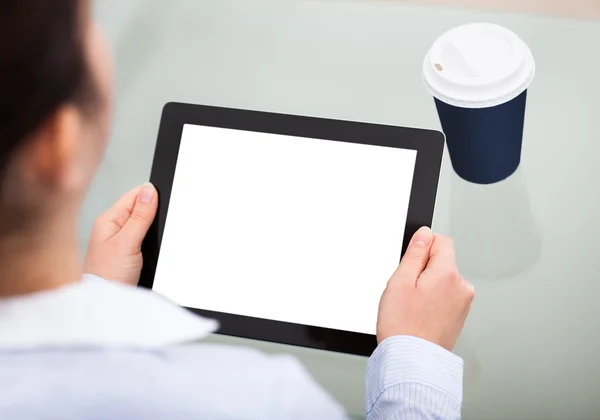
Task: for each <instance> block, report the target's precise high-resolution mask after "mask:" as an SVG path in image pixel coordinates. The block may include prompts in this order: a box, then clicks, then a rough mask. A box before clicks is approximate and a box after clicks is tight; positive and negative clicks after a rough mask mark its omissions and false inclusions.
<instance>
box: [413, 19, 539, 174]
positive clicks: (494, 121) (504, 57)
mask: <svg viewBox="0 0 600 420" xmlns="http://www.w3.org/2000/svg"><path fill="white" fill-rule="evenodd" d="M534 74H535V62H534V59H533V56H532V54H531V51H530V50H529V48H528V47H527V45H526V44H525V43H524V42H523V41H522V40H521V39H520V38H519V37H518V36H517V35H516V34H515V33H513V32H511V31H510V30H508V29H506V28H504V27H502V26H498V25H495V24H490V23H473V24H468V25H463V26H459V27H457V28H454V29H451V30H449V31H448V32H446V33H444V34H443V35H442V36H440V37H439V38H438V39H437V40H436V41H435V42H434V43H433V45H432V47H431V49H430V50H429V52H428V53H427V56H426V57H425V61H424V63H423V81H424V83H425V86H426V88H427V90H428V91H429V92H430V93H431V94H432V95H433V97H434V101H435V106H436V108H437V112H438V116H439V118H440V122H441V124H442V130H443V132H444V134H445V135H446V144H447V146H448V152H449V153H450V160H451V161H452V167H453V168H454V170H455V171H456V173H457V174H458V175H459V176H460V177H461V178H463V179H465V180H467V181H470V182H474V183H478V184H491V183H494V182H498V181H501V180H503V179H505V178H507V177H509V176H510V175H511V174H512V173H513V172H514V171H515V170H516V169H517V167H518V166H519V164H520V162H521V146H522V143H523V126H524V122H525V105H526V102H527V88H528V87H529V85H530V84H531V82H532V80H533V76H534Z"/></svg>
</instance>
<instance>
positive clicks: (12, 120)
mask: <svg viewBox="0 0 600 420" xmlns="http://www.w3.org/2000/svg"><path fill="white" fill-rule="evenodd" d="M85 1H86V0H0V176H1V175H2V174H3V173H4V170H5V166H6V164H7V162H8V160H9V159H10V156H11V154H12V152H13V151H14V150H15V148H16V147H18V146H19V145H20V144H21V143H22V142H23V140H24V139H25V138H26V137H27V136H28V135H29V134H30V133H32V132H33V131H35V129H36V128H37V127H38V126H39V125H40V123H41V122H42V121H43V120H44V119H45V118H47V117H48V116H49V115H50V114H51V113H52V112H53V111H54V110H55V109H56V108H57V107H59V106H61V105H63V104H65V103H67V102H70V101H80V100H81V99H82V98H83V96H84V95H85V89H86V85H87V73H88V71H87V66H86V59H85V49H84V45H83V40H84V32H83V23H84V20H83V17H84V14H83V12H84V8H85V7H86V6H85Z"/></svg>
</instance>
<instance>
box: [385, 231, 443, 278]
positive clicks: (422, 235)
mask: <svg viewBox="0 0 600 420" xmlns="http://www.w3.org/2000/svg"><path fill="white" fill-rule="evenodd" d="M432 242H433V233H432V232H431V229H429V228H428V227H425V226H424V227H422V228H421V229H419V230H418V231H417V232H416V233H415V234H414V235H413V237H412V239H411V240H410V243H409V244H408V248H407V249H406V253H405V254H404V256H403V257H402V261H401V262H400V265H399V266H398V269H397V270H396V272H395V273H394V275H393V276H392V280H394V281H402V282H407V283H411V284H414V285H416V283H417V279H418V278H419V276H420V275H421V273H422V272H423V270H424V269H425V267H427V262H428V260H429V250H430V248H431V244H432Z"/></svg>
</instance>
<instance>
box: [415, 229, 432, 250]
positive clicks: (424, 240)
mask: <svg viewBox="0 0 600 420" xmlns="http://www.w3.org/2000/svg"><path fill="white" fill-rule="evenodd" d="M432 238H433V234H432V233H431V229H429V228H428V227H427V226H423V227H422V228H421V229H419V230H417V232H416V233H415V236H414V237H413V243H414V244H415V245H421V246H429V244H430V243H431V239H432Z"/></svg>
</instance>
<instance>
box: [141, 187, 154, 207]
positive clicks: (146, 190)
mask: <svg viewBox="0 0 600 420" xmlns="http://www.w3.org/2000/svg"><path fill="white" fill-rule="evenodd" d="M154 195H155V190H154V186H153V185H152V184H145V185H144V186H143V187H142V191H140V201H141V202H142V203H146V204H152V202H153V201H154Z"/></svg>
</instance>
